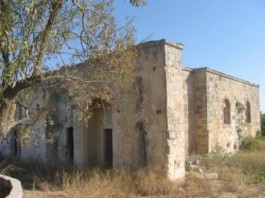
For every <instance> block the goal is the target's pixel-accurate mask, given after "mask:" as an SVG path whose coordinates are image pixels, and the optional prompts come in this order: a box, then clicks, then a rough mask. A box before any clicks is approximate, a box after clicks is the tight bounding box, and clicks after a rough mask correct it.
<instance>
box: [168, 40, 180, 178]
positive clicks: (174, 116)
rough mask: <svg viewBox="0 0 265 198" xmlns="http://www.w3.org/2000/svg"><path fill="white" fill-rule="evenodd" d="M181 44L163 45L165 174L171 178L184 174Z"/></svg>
mask: <svg viewBox="0 0 265 198" xmlns="http://www.w3.org/2000/svg"><path fill="white" fill-rule="evenodd" d="M182 49H183V46H182V45H181V44H177V45H176V44H172V43H169V42H168V43H167V45H165V54H166V57H165V72H166V95H167V101H166V107H167V133H168V137H167V147H168V148H167V166H168V167H167V169H168V170H167V174H168V177H169V178H170V179H172V180H175V179H178V178H181V177H184V175H185V132H184V101H183V71H182V67H181V50H182Z"/></svg>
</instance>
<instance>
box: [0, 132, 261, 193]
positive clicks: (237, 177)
mask: <svg viewBox="0 0 265 198" xmlns="http://www.w3.org/2000/svg"><path fill="white" fill-rule="evenodd" d="M243 142H244V147H243V149H242V150H241V151H239V152H238V153H236V154H234V155H232V154H226V153H224V152H223V151H222V149H220V148H219V149H216V151H215V152H214V153H211V154H209V155H206V156H200V161H201V166H202V169H203V172H204V174H207V173H217V174H218V176H219V177H218V179H205V178H204V179H202V176H203V174H201V173H198V172H187V174H186V179H185V181H181V182H179V181H178V182H171V181H169V180H168V179H167V178H166V177H165V175H164V174H163V173H162V172H161V171H159V170H153V169H152V168H145V169H142V170H139V171H135V172H128V171H124V170H115V169H114V170H109V169H100V168H94V169H91V168H90V169H83V170H76V169H72V168H63V169H62V168H60V167H47V166H46V165H42V164H40V163H38V162H30V163H25V162H23V161H15V160H4V161H3V162H2V163H0V173H4V174H7V175H11V176H13V177H16V178H18V179H20V180H21V181H22V184H23V188H24V196H25V197H26V198H27V197H30V198H32V197H33V198H34V197H36V198H37V197H38V198H41V197H75V198H83V197H84V198H85V197H96V198H97V197H100V198H101V197H146V196H147V197H148V196H149V197H159V196H165V197H220V196H222V195H224V194H225V193H233V194H237V195H240V197H258V196H259V195H261V194H262V193H263V192H264V191H265V152H264V151H265V138H264V137H263V136H261V135H258V136H257V137H254V138H251V137H246V138H245V139H244V140H243Z"/></svg>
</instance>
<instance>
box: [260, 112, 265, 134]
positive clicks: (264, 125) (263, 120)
mask: <svg viewBox="0 0 265 198" xmlns="http://www.w3.org/2000/svg"><path fill="white" fill-rule="evenodd" d="M260 125H261V134H262V135H263V136H265V114H264V113H260Z"/></svg>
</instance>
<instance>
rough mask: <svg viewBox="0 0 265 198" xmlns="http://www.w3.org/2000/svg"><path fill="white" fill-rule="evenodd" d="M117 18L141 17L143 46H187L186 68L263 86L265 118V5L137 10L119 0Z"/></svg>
mask: <svg viewBox="0 0 265 198" xmlns="http://www.w3.org/2000/svg"><path fill="white" fill-rule="evenodd" d="M116 5H117V6H116V16H117V18H118V20H120V21H121V22H122V19H123V18H124V17H125V16H135V20H134V25H135V27H136V29H137V35H136V36H137V42H140V41H142V40H145V39H148V40H159V39H162V38H165V39H168V40H171V41H174V42H181V43H183V44H184V46H185V47H184V51H183V65H184V66H187V67H210V68H212V69H215V70H218V71H221V72H224V73H227V74H230V75H233V76H236V77H239V78H243V79H245V80H248V81H250V82H253V83H255V84H259V85H260V105H261V110H262V112H265V78H264V76H265V0H164V1H162V0H149V1H148V5H147V6H146V7H144V8H135V7H132V6H131V5H129V4H128V3H127V4H126V3H124V0H118V1H117V3H116Z"/></svg>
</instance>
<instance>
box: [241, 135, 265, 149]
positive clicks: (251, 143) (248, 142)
mask: <svg viewBox="0 0 265 198" xmlns="http://www.w3.org/2000/svg"><path fill="white" fill-rule="evenodd" d="M241 148H242V149H243V150H246V151H255V150H265V137H264V136H262V135H261V134H260V133H259V134H257V136H256V137H251V136H248V137H244V138H243V140H242V144H241Z"/></svg>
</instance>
